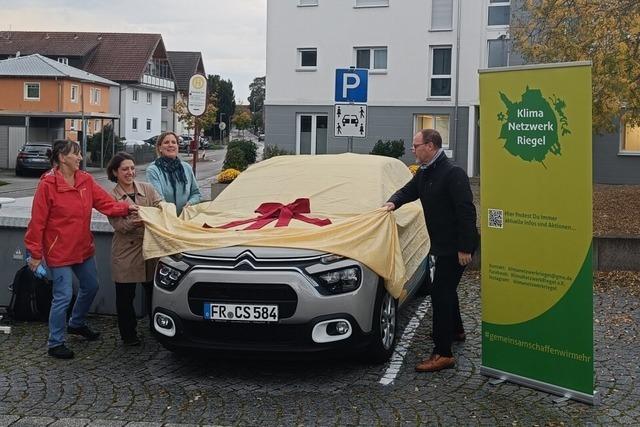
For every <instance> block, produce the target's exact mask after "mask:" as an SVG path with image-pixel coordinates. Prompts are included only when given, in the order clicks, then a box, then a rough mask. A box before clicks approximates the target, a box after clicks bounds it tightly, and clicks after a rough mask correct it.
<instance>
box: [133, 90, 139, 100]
mask: <svg viewBox="0 0 640 427" xmlns="http://www.w3.org/2000/svg"><path fill="white" fill-rule="evenodd" d="M133 102H138V89H134V90H133Z"/></svg>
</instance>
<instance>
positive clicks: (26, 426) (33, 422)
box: [11, 417, 55, 427]
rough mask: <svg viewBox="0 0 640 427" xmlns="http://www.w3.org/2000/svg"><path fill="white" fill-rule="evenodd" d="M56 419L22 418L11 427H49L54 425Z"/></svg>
mask: <svg viewBox="0 0 640 427" xmlns="http://www.w3.org/2000/svg"><path fill="white" fill-rule="evenodd" d="M54 421H55V418H51V417H24V418H20V419H19V420H18V421H16V422H15V423H13V424H11V427H40V426H48V425H49V424H51V423H53V422H54Z"/></svg>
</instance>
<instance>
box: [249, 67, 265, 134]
mask: <svg viewBox="0 0 640 427" xmlns="http://www.w3.org/2000/svg"><path fill="white" fill-rule="evenodd" d="M266 84H267V77H266V76H263V77H256V78H255V79H253V82H252V83H251V84H250V85H249V90H250V91H251V93H250V94H249V97H248V98H247V100H248V101H249V108H250V109H251V113H252V117H251V127H252V128H253V132H254V133H256V134H257V133H260V132H261V131H262V130H263V129H264V114H263V111H264V99H265V96H266Z"/></svg>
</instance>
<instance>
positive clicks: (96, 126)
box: [93, 120, 100, 132]
mask: <svg viewBox="0 0 640 427" xmlns="http://www.w3.org/2000/svg"><path fill="white" fill-rule="evenodd" d="M99 130H100V122H99V121H98V120H94V121H93V131H94V132H98V131H99Z"/></svg>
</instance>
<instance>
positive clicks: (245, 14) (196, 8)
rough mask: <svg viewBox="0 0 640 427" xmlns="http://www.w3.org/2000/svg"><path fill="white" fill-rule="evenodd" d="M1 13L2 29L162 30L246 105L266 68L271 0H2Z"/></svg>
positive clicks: (170, 44)
mask: <svg viewBox="0 0 640 427" xmlns="http://www.w3.org/2000/svg"><path fill="white" fill-rule="evenodd" d="M0 17H1V19H0V31H9V30H13V31H93V32H105V33H106V32H137V33H160V34H162V39H163V41H164V44H165V47H166V48H167V50H170V51H171V50H183V51H200V52H202V57H203V60H204V68H205V71H206V72H207V74H219V75H220V76H221V77H222V78H224V79H225V80H227V79H231V81H232V82H233V89H234V92H235V95H236V102H240V101H241V102H242V103H243V104H245V105H247V104H248V101H247V97H248V96H249V84H250V83H251V82H252V81H253V79H254V77H258V76H264V75H265V73H266V63H265V61H266V60H265V57H266V22H267V0H173V1H169V0H109V1H98V0H0Z"/></svg>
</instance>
